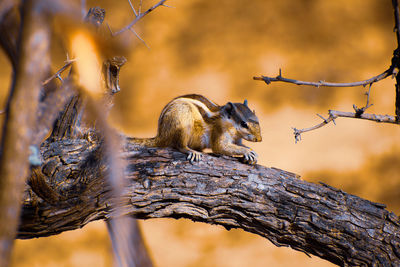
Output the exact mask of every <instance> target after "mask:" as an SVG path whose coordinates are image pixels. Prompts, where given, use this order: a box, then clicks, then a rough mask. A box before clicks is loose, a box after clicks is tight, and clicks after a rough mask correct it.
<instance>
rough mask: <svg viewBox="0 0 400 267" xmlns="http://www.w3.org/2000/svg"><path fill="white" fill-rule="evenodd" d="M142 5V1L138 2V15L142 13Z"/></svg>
mask: <svg viewBox="0 0 400 267" xmlns="http://www.w3.org/2000/svg"><path fill="white" fill-rule="evenodd" d="M142 5H143V0H140V2H139V15H140V14H141V13H142Z"/></svg>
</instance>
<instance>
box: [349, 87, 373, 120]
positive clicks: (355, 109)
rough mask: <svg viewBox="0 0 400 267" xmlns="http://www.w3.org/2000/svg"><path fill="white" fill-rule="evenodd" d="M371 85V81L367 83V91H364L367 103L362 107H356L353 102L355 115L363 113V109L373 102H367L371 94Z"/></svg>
mask: <svg viewBox="0 0 400 267" xmlns="http://www.w3.org/2000/svg"><path fill="white" fill-rule="evenodd" d="M371 87H372V83H371V84H370V85H369V89H368V92H366V93H365V95H366V96H367V103H366V104H365V106H364V107H362V108H358V107H357V106H356V105H355V104H353V109H354V111H355V112H356V114H357V116H360V115H361V114H363V113H364V112H365V110H367V108H369V107H371V106H372V105H373V104H370V103H369V97H370V94H371Z"/></svg>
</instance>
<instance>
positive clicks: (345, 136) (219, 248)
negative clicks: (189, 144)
mask: <svg viewBox="0 0 400 267" xmlns="http://www.w3.org/2000/svg"><path fill="white" fill-rule="evenodd" d="M138 2H139V1H138V0H136V1H134V4H135V6H137V5H138ZM154 3H156V1H153V2H152V1H150V0H146V1H144V3H143V9H146V8H148V7H149V6H151V5H153V4H154ZM166 4H167V5H171V6H173V8H166V7H160V8H158V9H156V10H155V11H153V12H152V13H151V14H149V15H148V16H146V17H145V18H144V19H143V20H141V21H140V22H139V23H138V24H137V25H135V26H134V29H135V31H136V32H137V33H138V34H139V35H140V36H141V37H142V38H143V39H144V40H145V42H146V44H147V45H148V46H149V47H150V48H147V47H146V45H145V44H144V43H143V42H141V41H140V40H138V39H137V37H136V36H135V35H134V34H132V33H131V32H125V33H124V34H123V35H122V36H120V37H117V38H119V39H120V40H121V41H122V42H126V43H130V48H129V54H128V62H127V63H126V65H125V66H124V67H123V68H122V70H121V77H120V86H121V89H122V91H121V92H120V93H119V94H118V95H117V96H116V99H115V105H114V108H113V110H112V112H111V115H110V118H109V120H110V122H111V123H112V124H113V125H115V127H117V128H118V129H119V130H120V131H122V132H124V133H126V134H128V135H132V136H140V137H150V136H153V135H155V133H156V127H157V119H158V116H159V114H160V111H161V109H162V108H163V106H164V105H165V104H166V103H167V102H168V101H169V100H171V99H172V98H174V97H176V96H178V95H181V94H186V93H199V94H203V95H205V96H207V97H209V98H210V99H212V100H213V101H215V102H216V103H219V104H225V103H226V102H228V101H233V102H242V101H243V100H244V99H245V98H246V99H248V101H249V105H250V107H251V108H253V109H255V110H256V113H257V115H258V117H259V119H260V122H261V127H262V131H263V142H261V143H254V144H253V143H249V144H248V145H249V146H251V147H252V148H254V150H256V151H257V153H258V154H259V156H260V159H259V163H260V164H262V165H265V166H271V167H277V168H281V169H284V170H287V171H291V172H295V173H297V174H300V175H302V177H303V179H305V180H307V181H310V182H319V181H322V182H325V183H327V184H330V185H332V186H334V187H337V188H340V189H342V190H344V191H346V192H348V193H352V194H356V195H358V196H361V197H364V198H367V199H369V200H372V201H376V202H381V203H384V204H386V205H387V206H388V209H389V210H391V211H394V212H395V213H397V214H399V213H400V190H398V188H399V187H400V145H399V140H400V139H399V136H400V127H399V126H396V125H389V124H377V123H374V122H368V121H362V120H355V119H344V118H340V119H337V120H336V124H337V125H336V126H334V125H333V124H332V125H328V126H325V127H323V128H321V129H319V130H316V131H313V132H309V133H305V134H303V136H302V137H303V140H302V141H301V142H299V143H297V144H295V142H294V137H293V134H292V129H291V127H297V128H306V127H309V126H312V125H315V124H317V123H319V122H320V121H321V119H320V118H318V117H317V116H316V115H315V114H316V113H319V114H322V115H325V116H327V115H326V114H327V111H328V109H337V110H342V111H352V105H353V104H356V105H357V106H359V107H360V106H363V105H365V100H366V97H365V95H364V93H365V91H366V90H367V88H363V87H355V88H313V87H305V86H303V87H300V86H296V85H291V84H285V83H272V84H271V85H268V86H267V85H266V84H265V83H263V82H260V81H254V80H253V79H252V77H253V76H259V75H268V76H276V75H277V74H278V71H279V68H282V72H283V75H284V76H287V77H290V78H295V79H301V80H307V81H308V80H309V81H319V80H326V81H335V82H350V81H359V80H364V79H367V78H370V77H372V76H374V75H377V74H379V73H381V72H383V71H384V70H385V69H386V68H388V66H389V65H390V59H391V56H392V53H393V50H394V49H395V48H396V39H395V34H394V33H393V21H394V19H393V10H392V6H391V2H390V1H382V0H352V1H346V0H336V1H326V0H301V1H300V0H298V1H290V0H280V1H273V0H252V1H243V0H235V1H232V0H221V1H204V0H185V1H183V0H180V1H179V0H170V1H167V2H166ZM93 6H100V7H103V8H105V9H106V12H107V13H106V22H107V23H108V24H109V25H110V26H111V28H112V29H114V30H118V29H120V28H121V27H123V26H124V25H126V24H127V23H128V22H129V21H130V20H132V19H133V12H132V11H131V10H130V7H129V3H128V1H118V2H115V1H94V0H93V1H87V7H93ZM57 45H58V44H57V43H55V44H54V46H55V47H53V50H54V51H53V54H54V55H53V59H54V62H58V63H57V64H55V65H54V66H53V68H54V70H55V71H56V70H57V69H58V68H60V67H61V66H62V60H64V59H65V58H66V56H65V52H66V51H65V50H63V49H62V48H61V47H60V46H58V47H56V46H57ZM0 64H1V66H4V67H2V69H1V71H0V85H1V88H3V89H2V90H1V96H0V97H1V99H5V97H6V95H7V91H8V88H9V86H10V72H11V70H10V64H9V62H7V59H6V57H5V56H4V54H3V52H1V53H0ZM394 84H395V81H394V80H393V79H390V78H388V79H386V80H384V81H381V82H379V83H377V84H374V85H373V86H372V93H371V101H372V103H373V104H374V105H373V106H372V107H371V108H370V109H369V110H368V112H370V113H377V114H393V113H394ZM3 103H4V100H3ZM140 224H141V226H142V230H143V233H144V236H145V239H146V242H147V244H148V247H149V250H150V253H151V256H152V258H153V260H154V262H155V265H156V266H159V267H164V266H190V267H197V266H198V267H202V266H221V267H224V266H226V267H227V266H230V267H232V266H237V267H239V266H266V265H267V266H293V265H296V266H331V265H332V264H330V263H328V262H326V261H324V260H321V259H319V258H317V257H312V258H309V257H307V256H306V255H304V254H303V253H300V252H297V251H294V250H291V249H289V248H277V247H275V246H273V245H272V244H271V243H270V242H269V241H267V240H266V239H263V238H261V237H258V236H256V235H253V234H250V233H245V232H243V231H241V230H231V231H226V230H225V229H224V228H222V227H219V226H212V225H206V224H202V223H193V222H191V221H189V220H172V219H160V220H148V221H140ZM12 265H13V266H16V267H17V266H18V267H20V266H21V267H22V266H111V265H112V252H111V245H110V241H109V239H108V236H107V231H106V227H105V224H104V223H103V222H93V223H90V224H89V225H87V226H86V227H84V228H83V229H81V230H75V231H71V232H66V233H62V234H60V235H58V236H54V237H48V238H39V239H35V240H17V242H16V247H15V250H14V254H13V264H12Z"/></svg>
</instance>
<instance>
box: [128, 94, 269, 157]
mask: <svg viewBox="0 0 400 267" xmlns="http://www.w3.org/2000/svg"><path fill="white" fill-rule="evenodd" d="M243 125H244V126H245V127H243ZM242 138H243V139H246V140H248V141H252V142H260V141H261V139H262V138H261V131H260V125H259V123H258V119H257V117H256V115H255V114H254V113H253V112H252V111H251V110H250V109H249V108H248V107H247V102H246V101H245V103H244V104H242V103H230V102H229V103H227V104H226V105H225V106H219V105H217V104H215V103H213V102H211V101H210V100H208V99H207V98H205V97H204V96H201V95H195V94H191V95H184V96H180V97H177V98H174V99H173V100H172V101H171V102H169V103H168V104H167V105H166V106H165V107H164V109H163V110H162V112H161V115H160V118H159V120H158V131H157V135H156V137H153V138H130V140H131V141H132V142H133V143H135V144H139V145H144V146H147V147H174V148H176V149H178V150H180V151H181V152H184V153H186V154H188V159H189V160H190V161H199V160H200V158H201V153H200V152H201V151H203V149H205V148H211V149H212V151H213V152H215V153H218V154H223V155H228V156H243V157H244V159H245V162H247V163H250V164H254V163H256V162H257V154H256V153H255V152H254V151H253V150H251V149H250V148H248V147H245V146H243V145H242V143H241V140H242Z"/></svg>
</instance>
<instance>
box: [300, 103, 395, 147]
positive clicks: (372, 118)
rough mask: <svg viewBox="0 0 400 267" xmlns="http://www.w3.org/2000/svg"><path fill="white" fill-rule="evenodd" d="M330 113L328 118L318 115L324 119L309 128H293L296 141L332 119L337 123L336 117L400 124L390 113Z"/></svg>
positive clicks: (331, 111)
mask: <svg viewBox="0 0 400 267" xmlns="http://www.w3.org/2000/svg"><path fill="white" fill-rule="evenodd" d="M328 114H329V117H328V118H327V119H325V118H324V117H322V116H321V115H318V116H319V117H321V118H322V119H323V121H322V122H321V123H319V124H317V125H315V126H312V127H309V128H304V129H297V128H293V131H294V132H293V134H294V138H295V142H296V143H297V142H298V141H300V140H301V134H302V133H305V132H309V131H312V130H315V129H318V128H321V127H323V126H325V125H327V124H328V123H330V122H331V121H332V122H333V123H334V124H335V125H336V123H335V119H337V118H339V117H342V118H353V119H362V120H370V121H375V122H381V123H391V124H397V125H400V122H399V121H397V120H396V118H395V117H394V116H390V115H377V114H371V113H362V114H358V113H357V112H345V111H338V110H329V111H328Z"/></svg>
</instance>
